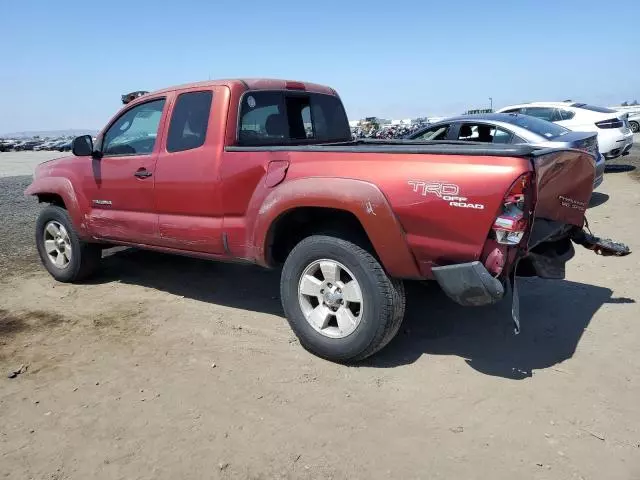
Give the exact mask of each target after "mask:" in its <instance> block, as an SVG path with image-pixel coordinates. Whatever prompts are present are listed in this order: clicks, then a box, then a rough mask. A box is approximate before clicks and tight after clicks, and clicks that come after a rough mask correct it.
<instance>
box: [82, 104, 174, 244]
mask: <svg viewBox="0 0 640 480" xmlns="http://www.w3.org/2000/svg"><path fill="white" fill-rule="evenodd" d="M168 104H169V102H168V100H167V99H166V98H165V97H157V98H150V99H148V100H146V101H144V102H143V103H136V104H135V105H133V106H132V107H130V108H128V109H126V110H124V111H123V112H121V113H120V114H119V115H118V116H117V117H116V118H115V120H114V121H112V122H111V124H110V125H109V127H108V128H107V129H106V130H105V131H104V133H103V134H102V135H101V136H100V137H98V139H97V142H96V147H97V148H98V149H99V151H100V152H101V153H102V156H101V157H100V158H97V157H95V158H92V159H88V161H90V162H92V168H91V169H89V170H88V173H87V175H85V178H84V180H83V193H84V194H85V195H86V200H87V202H88V203H89V205H90V214H89V219H88V220H89V230H90V232H91V234H92V235H93V236H94V237H96V238H103V239H107V240H109V239H113V240H121V241H125V242H132V243H148V244H152V243H155V242H156V240H157V237H158V220H157V214H156V212H155V204H154V195H153V190H154V176H153V175H154V173H155V169H156V160H157V158H158V154H159V151H160V145H162V141H163V139H162V137H163V135H164V123H165V119H166V117H167V109H168V108H167V107H168Z"/></svg>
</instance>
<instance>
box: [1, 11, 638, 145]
mask: <svg viewBox="0 0 640 480" xmlns="http://www.w3.org/2000/svg"><path fill="white" fill-rule="evenodd" d="M0 18H1V20H0V23H1V27H0V134H1V133H8V132H16V131H25V130H54V129H71V128H89V129H100V128H102V126H103V125H104V124H105V123H106V122H107V121H108V119H109V118H110V117H111V116H112V115H113V114H114V113H115V112H116V111H117V110H118V109H119V108H120V107H121V106H122V105H121V103H120V96H121V95H122V94H123V93H126V92H130V91H133V90H155V89H159V88H164V87H167V86H170V85H175V84H181V83H187V82H192V81H199V80H206V79H209V78H212V79H215V78H242V77H275V78H287V79H296V80H307V81H313V82H316V83H322V84H327V85H330V86H332V87H334V88H335V89H336V90H337V91H338V92H339V94H340V96H341V98H342V100H343V102H344V104H345V107H346V109H347V113H348V115H349V118H350V119H352V120H355V119H359V118H362V117H365V116H378V117H383V118H412V117H418V116H441V115H449V114H459V113H462V112H464V111H465V110H467V109H470V108H487V107H489V97H492V98H493V106H494V108H497V107H501V106H505V105H508V104H511V103H519V102H526V101H536V100H565V99H569V98H570V99H573V100H576V101H583V102H588V103H594V104H598V105H603V106H608V105H615V104H619V103H620V102H622V101H625V100H634V99H637V100H640V41H639V38H640V37H639V36H638V32H640V29H639V28H638V21H639V19H640V2H638V1H629V2H610V1H609V2H607V1H602V0H597V1H592V0H581V1H574V0H562V1H558V0H554V1H550V0H538V1H526V0H517V1H515V0H492V1H484V2H483V1H479V0H455V1H433V0H432V1H427V0H422V1H413V0H405V1H402V0H399V1H388V0H387V1H384V2H381V1H374V0H369V1H356V0H351V1H349V0H340V1H335V0H324V1H323V2H322V3H320V2H303V1H296V2H293V1H288V0H286V1H284V0H269V1H266V0H262V1H254V0H242V1H228V0H181V1H175V2H162V1H160V0H153V1H152V0H139V1H135V0H129V1H121V0H110V1H109V2H91V1H87V0H82V1H78V0H64V1H57V2H54V1H51V0H22V1H14V0H0Z"/></svg>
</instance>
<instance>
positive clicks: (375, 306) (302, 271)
mask: <svg viewBox="0 0 640 480" xmlns="http://www.w3.org/2000/svg"><path fill="white" fill-rule="evenodd" d="M280 290H281V297H282V304H283V308H284V311H285V314H286V317H287V319H288V320H289V324H290V325H291V328H292V329H293V331H294V332H295V334H296V335H297V337H298V338H299V340H300V343H301V344H302V346H303V347H304V348H306V349H307V350H309V351H310V352H312V353H314V354H316V355H318V356H320V357H323V358H326V359H328V360H332V361H336V362H353V361H358V360H362V359H364V358H366V357H368V356H370V355H372V354H374V353H375V352H377V351H378V350H380V349H381V348H382V347H384V346H385V345H386V344H387V343H388V342H389V341H391V339H392V338H393V337H394V336H395V334H396V333H397V332H398V329H399V328H400V324H401V323H402V318H403V316H404V305H405V295H404V288H403V285H402V282H400V281H397V280H392V279H391V278H389V277H388V276H387V274H386V273H385V271H384V269H383V268H382V266H381V265H380V263H379V262H378V261H377V260H376V259H375V258H374V257H373V256H372V255H371V254H370V253H369V252H367V251H366V250H364V249H362V248H361V247H359V246H358V245H356V244H354V243H351V242H348V241H346V240H342V239H340V238H336V237H331V236H325V235H314V236H311V237H307V238H305V239H304V240H302V241H301V242H300V243H299V244H298V245H297V246H296V247H295V248H294V249H293V250H292V251H291V253H290V254H289V256H288V257H287V260H286V261H285V264H284V267H283V270H282V279H281V283H280Z"/></svg>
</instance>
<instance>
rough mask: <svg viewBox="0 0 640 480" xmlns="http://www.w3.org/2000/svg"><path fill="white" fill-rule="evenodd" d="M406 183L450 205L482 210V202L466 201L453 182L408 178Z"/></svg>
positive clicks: (419, 191)
mask: <svg viewBox="0 0 640 480" xmlns="http://www.w3.org/2000/svg"><path fill="white" fill-rule="evenodd" d="M407 183H408V184H409V185H410V186H411V187H412V188H413V191H414V192H415V193H418V194H420V195H422V196H423V197H426V196H427V194H431V195H435V196H436V197H438V198H441V199H442V200H444V201H446V202H448V203H449V205H450V206H452V207H457V208H475V209H476V210H483V209H484V205H483V204H482V203H471V202H468V200H469V199H468V198H467V197H462V196H460V187H459V186H458V185H456V184H455V183H445V182H423V181H420V180H408V181H407Z"/></svg>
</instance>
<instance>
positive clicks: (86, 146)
mask: <svg viewBox="0 0 640 480" xmlns="http://www.w3.org/2000/svg"><path fill="white" fill-rule="evenodd" d="M71 151H72V152H73V154H74V155H75V156H77V157H88V156H90V155H93V139H92V138H91V135H82V136H80V137H76V138H74V139H73V142H72V143H71Z"/></svg>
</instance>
